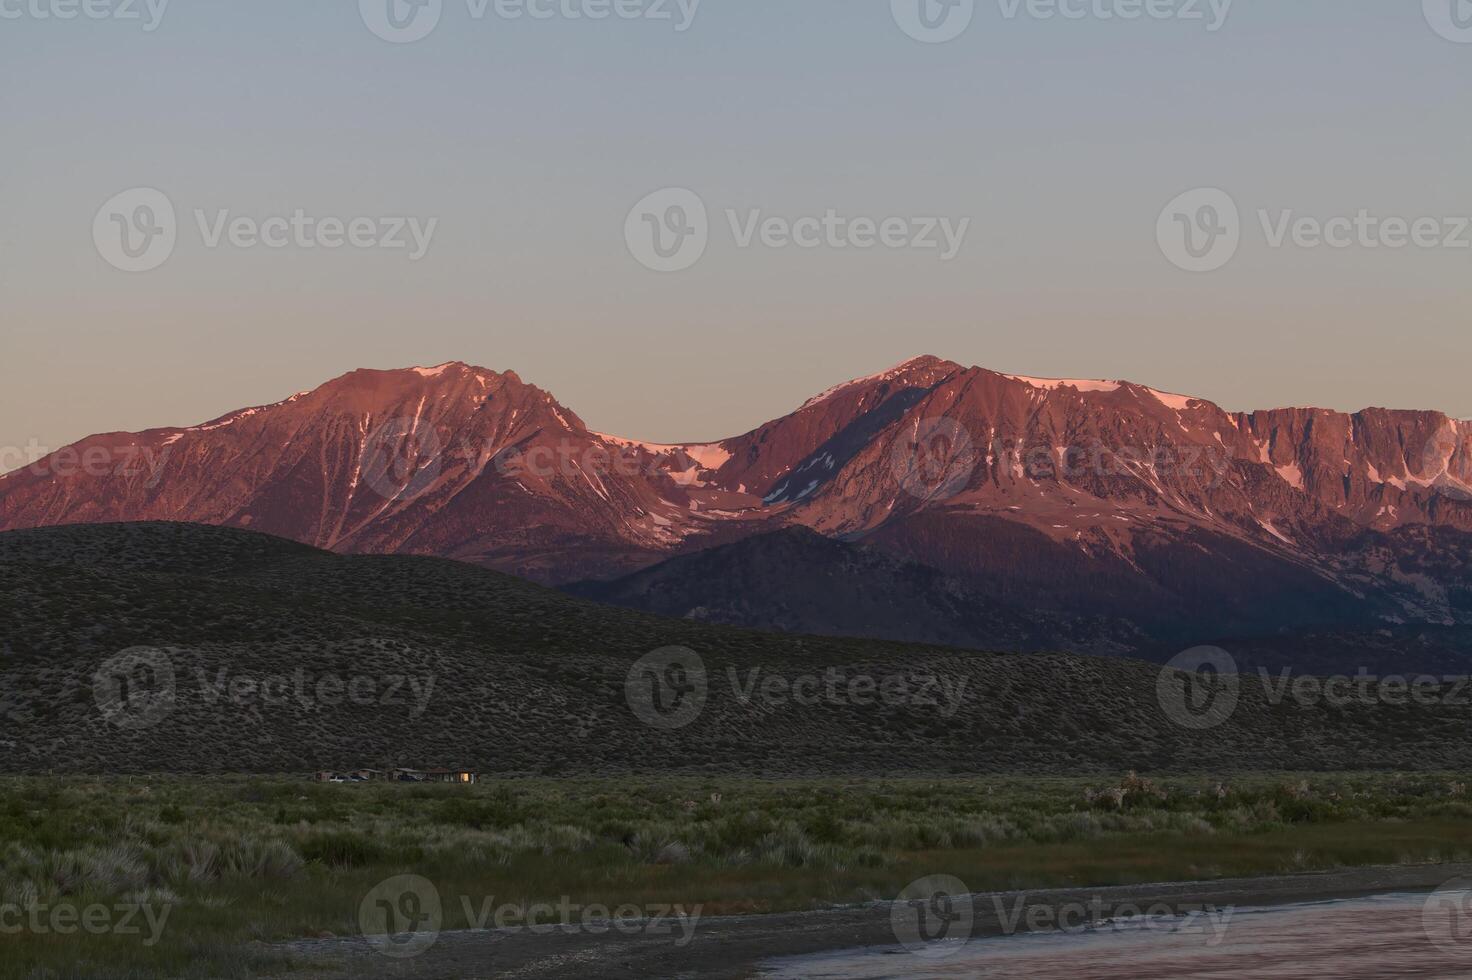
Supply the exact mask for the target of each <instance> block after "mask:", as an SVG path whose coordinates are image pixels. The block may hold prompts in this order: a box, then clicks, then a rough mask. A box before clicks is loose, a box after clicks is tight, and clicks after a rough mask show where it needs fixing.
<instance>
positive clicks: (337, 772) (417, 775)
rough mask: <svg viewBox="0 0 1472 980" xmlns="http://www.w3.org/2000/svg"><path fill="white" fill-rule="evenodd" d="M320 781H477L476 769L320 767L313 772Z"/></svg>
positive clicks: (313, 776) (478, 778) (478, 777)
mask: <svg viewBox="0 0 1472 980" xmlns="http://www.w3.org/2000/svg"><path fill="white" fill-rule="evenodd" d="M312 778H313V779H314V780H316V781H317V782H319V783H476V782H479V781H480V773H478V772H476V771H475V770H474V769H407V768H405V767H403V766H396V767H394V768H393V769H319V770H318V771H316V772H314V773H313V774H312Z"/></svg>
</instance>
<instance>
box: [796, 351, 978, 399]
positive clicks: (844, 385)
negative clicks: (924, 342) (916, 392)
mask: <svg viewBox="0 0 1472 980" xmlns="http://www.w3.org/2000/svg"><path fill="white" fill-rule="evenodd" d="M960 370H962V368H961V365H959V364H957V363H956V362H955V361H947V360H943V359H941V358H939V357H936V356H935V355H934V354H921V355H920V356H919V357H912V358H910V359H909V360H908V361H904V362H903V363H900V364H896V365H895V366H894V367H892V368H889V369H888V370H886V371H880V372H879V373H878V374H870V375H867V376H865V377H862V378H853V379H852V380H849V381H844V382H841V383H840V384H836V385H834V386H833V387H832V388H829V389H828V390H827V391H824V392H820V393H819V394H816V395H814V396H813V397H812V398H809V399H808V400H807V401H805V402H803V403H802V405H801V406H800V407H799V408H798V411H802V410H803V409H805V408H812V407H813V406H814V405H819V404H821V403H823V402H826V401H827V400H828V399H830V398H832V397H833V396H835V395H838V394H841V393H843V392H845V391H851V390H855V389H859V388H866V387H869V386H872V385H876V384H883V383H885V382H888V381H904V382H907V383H913V384H917V385H929V384H934V383H936V382H938V381H939V380H940V379H941V378H943V377H945V376H946V375H948V374H951V373H952V372H955V371H960Z"/></svg>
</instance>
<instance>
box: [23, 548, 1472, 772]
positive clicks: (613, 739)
mask: <svg viewBox="0 0 1472 980" xmlns="http://www.w3.org/2000/svg"><path fill="white" fill-rule="evenodd" d="M794 542H795V543H794ZM813 545H817V546H819V547H823V546H825V544H824V542H822V541H821V540H819V541H816V542H815V541H813V540H811V539H809V538H803V537H796V538H790V539H788V540H787V541H783V540H781V539H778V540H776V541H774V542H772V543H771V544H770V547H773V548H775V549H777V550H779V551H780V550H781V549H783V548H797V549H806V548H808V547H811V546H813ZM828 560H829V561H840V560H843V559H841V558H838V557H830V558H829V559H828ZM857 561H862V562H865V563H867V562H870V561H871V559H868V558H861V559H857ZM872 561H874V562H876V563H878V564H881V565H884V564H886V563H885V562H883V561H882V560H880V559H872ZM846 567H848V566H846ZM886 567H887V573H888V574H890V575H891V576H893V577H894V578H895V579H897V580H902V579H905V578H907V577H908V576H911V575H916V576H919V577H921V578H922V579H924V578H925V577H926V576H928V575H930V574H932V573H927V572H924V571H923V570H920V571H916V570H913V569H908V568H905V567H902V566H899V565H898V564H897V563H889V564H887V566H886ZM929 583H930V584H932V585H935V584H936V583H935V582H934V580H933V579H930V580H929ZM856 595H857V598H858V599H860V600H862V601H877V600H878V598H879V597H878V596H877V595H874V594H865V593H863V592H862V588H861V587H860V590H859V592H858V593H856ZM902 598H904V600H905V601H909V602H917V601H932V602H934V603H936V604H937V608H941V609H944V608H945V606H944V600H942V599H934V598H931V599H929V600H920V599H915V598H913V597H902ZM0 607H3V608H4V609H6V610H7V619H6V630H5V635H4V637H3V643H0V751H3V752H4V759H5V767H6V770H7V771H8V772H12V773H14V772H43V771H44V772H76V771H89V772H108V773H117V772H170V771H182V772H289V771H301V772H305V771H309V770H313V769H319V768H350V767H360V766H378V767H382V766H385V765H410V766H415V767H420V768H422V767H434V766H465V767H472V768H476V769H480V770H481V771H483V772H486V773H535V772H542V773H553V772H590V773H600V772H601V773H627V772H680V771H683V772H703V773H708V774H709V773H722V772H724V773H754V774H763V775H780V774H802V773H827V774H834V773H854V774H865V775H874V774H882V773H906V774H914V773H945V772H1028V773H1030V774H1033V775H1038V774H1050V773H1070V772H1112V773H1118V772H1119V771H1121V770H1124V769H1141V770H1147V769H1148V770H1156V771H1162V770H1183V771H1184V770H1190V771H1199V770H1203V769H1212V770H1216V771H1218V772H1224V771H1231V770H1239V769H1241V770H1247V769H1275V770H1276V769H1299V770H1301V769H1319V768H1322V769H1335V770H1342V769H1349V768H1363V769H1372V768H1380V767H1387V768H1389V767H1393V768H1401V769H1455V768H1461V767H1465V766H1467V765H1469V764H1472V743H1469V742H1468V740H1467V739H1466V738H1465V737H1464V736H1465V732H1466V730H1467V725H1468V722H1469V720H1472V708H1469V706H1468V704H1467V703H1466V701H1465V699H1456V698H1450V697H1449V698H1445V699H1441V700H1439V701H1438V702H1437V703H1433V704H1410V705H1406V704H1403V703H1396V702H1392V701H1390V700H1389V699H1385V700H1383V701H1381V700H1376V701H1374V702H1372V703H1368V704H1366V705H1364V706H1356V708H1355V710H1352V711H1345V710H1342V709H1340V708H1337V707H1335V706H1333V705H1331V704H1327V703H1311V704H1307V705H1303V706H1300V705H1297V704H1293V703H1287V704H1284V703H1275V702H1274V701H1273V700H1272V699H1271V698H1270V697H1269V688H1268V687H1267V686H1266V685H1265V684H1263V683H1261V682H1260V681H1259V679H1258V678H1257V677H1256V675H1250V676H1247V677H1243V678H1242V679H1241V684H1240V694H1239V696H1235V697H1233V698H1232V699H1231V702H1230V707H1231V710H1230V712H1228V713H1225V714H1223V715H1222V716H1221V717H1220V720H1219V722H1218V723H1216V724H1214V725H1213V727H1210V728H1209V729H1201V728H1193V727H1189V726H1183V725H1182V724H1181V721H1180V717H1179V716H1178V715H1176V714H1173V711H1172V708H1174V710H1176V711H1179V710H1180V709H1181V707H1182V706H1183V705H1185V704H1186V702H1185V701H1184V700H1181V701H1179V702H1176V703H1174V704H1173V702H1172V701H1171V700H1170V696H1169V695H1167V696H1164V697H1163V696H1162V693H1161V692H1162V686H1161V684H1162V677H1165V678H1166V679H1167V681H1168V682H1169V683H1172V684H1175V683H1176V682H1178V681H1179V680H1180V677H1179V675H1178V674H1176V673H1175V672H1171V673H1169V674H1162V671H1161V670H1160V669H1159V668H1158V667H1154V666H1152V665H1149V664H1145V663H1141V662H1138V661H1134V660H1128V659H1124V658H1117V657H1076V656H1066V655H1060V654H1028V655H1000V654H990V653H981V652H968V651H961V650H956V649H952V648H942V647H935V646H925V645H915V644H902V643H895V642H889V641H882V640H853V639H836V638H829V637H813V636H793V635H784V634H770V633H759V632H754V631H750V630H742V629H735V628H732V627H728V626H718V625H712V624H709V623H702V622H694V621H691V620H688V619H684V620H681V619H666V618H661V617H657V616H651V615H648V614H645V613H641V612H635V611H631V610H626V609H618V608H615V607H611V606H607V605H602V604H598V603H592V602H585V601H581V600H578V599H575V598H572V597H570V596H567V595H564V594H562V593H560V592H556V591H554V590H551V589H546V588H543V587H540V586H537V585H534V584H532V583H529V582H526V581H524V580H522V579H518V578H514V577H512V576H508V575H503V574H499V573H497V572H493V571H489V570H486V569H482V568H476V567H474V566H471V565H467V564H464V563H461V562H453V561H445V560H441V559H435V558H422V557H411V556H356V555H355V556H344V555H336V554H332V553H330V552H324V551H319V550H316V549H313V548H309V547H306V546H303V545H300V544H296V543H293V542H290V541H285V540H282V539H278V538H272V537H268V536H265V535H261V534H255V533H252V532H247V531H240V530H234V529H229V528H217V527H204V526H198V525H183V524H163V523H148V524H109V525H95V526H85V525H84V526H73V527H61V528H46V529H40V530H29V531H15V532H8V533H3V534H0ZM951 612H952V613H955V611H954V610H952V611H951ZM979 615H984V616H994V617H995V618H996V621H997V622H998V623H999V624H1000V626H999V627H998V628H999V629H1003V630H1005V629H1008V628H1013V623H1012V621H1011V620H1010V619H1009V618H1008V613H1007V612H1006V611H1005V610H991V609H985V608H984V609H983V611H982V612H981V613H980V614H979ZM875 622H876V623H878V624H881V625H882V620H875ZM1016 628H1025V626H1024V627H1016ZM674 646H679V647H684V648H685V649H686V650H687V651H688V652H689V654H690V655H692V656H694V657H697V658H699V665H700V666H701V667H702V668H703V673H698V674H697V673H695V672H693V671H692V672H687V673H686V674H685V675H683V678H682V683H683V686H682V687H680V688H679V689H678V690H679V692H681V693H680V696H681V697H684V696H685V695H686V694H687V693H688V692H689V691H691V690H695V689H697V688H696V687H692V685H698V690H700V692H701V694H700V697H699V698H698V699H697V700H693V701H690V702H689V703H690V704H691V705H693V707H694V708H695V710H694V712H693V713H690V714H677V713H678V712H681V711H683V710H684V709H683V707H682V705H683V704H685V703H686V702H683V701H680V700H678V699H675V700H670V699H665V698H663V697H660V698H656V697H654V696H653V694H654V690H655V685H658V684H659V683H660V678H664V677H666V676H667V675H666V674H664V673H663V672H661V671H658V670H654V669H653V668H651V667H650V666H649V663H650V659H649V658H650V656H651V655H653V656H656V657H657V656H658V653H657V651H660V650H662V649H667V648H669V647H674ZM697 677H698V680H696V679H695V678H697ZM860 681H863V682H866V683H867V686H861V685H860V684H859V682H860ZM640 684H646V685H650V687H649V689H648V691H646V693H647V694H648V695H649V696H648V697H645V698H643V699H641V698H638V697H634V696H631V693H630V692H631V690H633V689H635V688H637V687H638V685H640ZM658 690H659V691H660V692H661V694H664V693H668V692H669V690H671V689H668V688H664V687H659V688H658ZM1169 690H1171V691H1174V690H1176V688H1170V689H1169ZM1185 690H1186V689H1185V688H1184V687H1180V688H1179V691H1180V692H1181V697H1182V698H1184V696H1185V695H1184V691H1185ZM803 692H807V693H806V694H805V693H803ZM879 692H890V693H889V694H884V695H883V696H881V693H879Z"/></svg>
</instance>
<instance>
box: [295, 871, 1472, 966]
mask: <svg viewBox="0 0 1472 980" xmlns="http://www.w3.org/2000/svg"><path fill="white" fill-rule="evenodd" d="M1467 875H1472V864H1435V865H1415V866H1401V867H1370V868H1358V869H1352V870H1345V871H1331V872H1319V873H1311V874H1295V875H1278V876H1271V877H1262V878H1236V879H1223V880H1218V881H1202V882H1172V883H1158V884H1141V885H1124V886H1112V887H1099V888H1088V887H1082V888H1064V889H1038V890H1029V891H1025V892H992V893H978V894H976V895H972V896H970V902H969V906H970V909H969V911H970V913H971V917H972V920H973V921H972V926H971V936H972V937H973V938H980V937H988V936H1001V935H1007V934H1009V933H1012V932H1014V931H1015V923H1011V924H1009V920H1010V919H1011V918H1012V917H1013V916H1014V915H1015V914H1016V911H1017V910H1018V909H1029V910H1041V911H1033V912H1030V913H1029V915H1028V919H1029V921H1034V922H1039V923H1042V925H1040V926H1038V927H1037V928H1047V925H1046V923H1047V922H1048V921H1049V920H1050V919H1054V918H1056V915H1057V913H1058V912H1059V910H1062V909H1065V908H1074V907H1079V906H1082V907H1088V908H1092V909H1098V910H1101V911H1102V913H1103V914H1104V915H1106V916H1108V915H1111V914H1116V913H1120V914H1124V913H1127V912H1128V911H1129V910H1134V909H1151V908H1161V907H1163V908H1169V909H1170V910H1171V911H1173V912H1175V913H1177V914H1185V913H1187V912H1193V911H1201V910H1210V909H1218V910H1219V909H1225V908H1229V907H1230V908H1236V909H1245V908H1264V907H1272V906H1285V905H1294V904H1298V903H1304V902H1314V901H1327V900H1334V899H1352V898H1364V897H1368V896H1372V895H1383V894H1389V893H1395V892H1431V891H1434V890H1435V889H1437V888H1438V887H1440V886H1441V885H1443V884H1444V883H1446V882H1447V881H1448V880H1449V879H1453V878H1459V877H1462V876H1467ZM965 904H966V903H965V900H961V901H959V902H957V907H958V908H962V907H964V905H965ZM1027 928H1033V927H1027ZM683 938H684V935H683V934H682V932H681V930H679V929H678V928H675V929H673V930H671V932H670V933H667V934H661V935H649V934H647V933H643V932H641V933H637V934H632V935H624V934H620V933H618V932H617V931H614V930H610V931H609V932H607V933H605V934H603V935H594V934H590V933H588V932H577V933H568V934H564V933H556V932H555V933H552V934H541V935H537V934H532V933H530V932H528V931H524V930H523V931H513V930H489V931H457V932H447V933H444V934H442V935H440V936H439V937H438V939H437V940H436V941H435V943H434V944H433V946H431V947H430V948H429V949H427V950H426V951H425V952H424V953H422V954H421V955H419V956H416V957H413V958H411V959H401V960H395V959H391V958H389V957H386V956H384V955H383V954H381V953H379V952H378V951H377V950H376V949H375V948H374V947H372V946H371V945H370V944H369V943H368V942H367V941H366V940H364V939H362V938H355V939H323V940H306V941H298V942H293V943H289V944H282V945H277V946H274V947H272V948H273V949H274V950H277V951H280V952H283V953H287V954H289V955H290V956H291V957H292V959H293V960H295V961H296V962H297V965H298V966H300V967H303V968H302V969H298V970H294V971H293V972H292V973H291V976H295V977H299V978H313V980H315V978H318V977H321V978H326V977H333V976H343V975H351V976H354V977H364V978H416V980H418V978H466V977H492V976H494V977H517V978H529V980H530V978H537V980H584V978H587V977H599V978H604V980H638V978H647V977H678V976H700V977H702V978H706V977H710V978H717V980H747V978H752V977H757V976H759V975H760V969H761V964H763V963H765V962H768V961H770V960H773V959H776V958H782V957H790V956H804V955H811V954H817V953H824V952H831V951H834V950H843V949H861V948H866V947H872V948H876V949H877V948H882V947H891V948H897V947H899V941H898V940H897V938H896V935H895V930H894V927H893V925H892V922H891V903H888V902H881V903H871V904H868V905H864V906H859V907H852V908H842V909H834V910H828V911H819V912H799V913H782V914H774V915H754V916H726V917H719V918H708V919H702V920H700V921H699V923H698V925H697V928H696V929H695V930H694V933H693V936H691V938H690V939H689V942H688V943H687V944H685V945H677V940H682V939H683Z"/></svg>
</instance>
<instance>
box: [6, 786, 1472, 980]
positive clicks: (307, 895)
mask: <svg viewBox="0 0 1472 980" xmlns="http://www.w3.org/2000/svg"><path fill="white" fill-rule="evenodd" d="M1464 778H1465V777H1464V776H1461V775H1454V774H1417V775H1408V776H1397V775H1384V774H1376V775H1323V774H1309V775H1297V774H1280V775H1273V776H1251V777H1233V778H1231V779H1229V780H1216V779H1208V778H1181V779H1170V780H1163V781H1159V782H1154V781H1151V780H1146V779H1140V778H1136V777H1132V776H1129V777H1124V778H1123V779H1115V780H1108V781H1102V780H1094V781H1088V780H1080V779H1046V780H1027V779H1019V778H976V777H957V778H950V779H939V780H937V779H923V780H922V779H914V780H906V779H875V780H859V779H843V780H839V779H820V780H780V781H757V780H751V779H741V778H735V779H719V778H668V779H660V778H654V779H644V780H636V779H625V780H607V781H598V780H556V779H524V780H510V781H503V782H493V783H486V784H482V785H478V786H469V787H458V786H429V785H411V784H346V785H323V784H314V783H309V782H306V781H303V780H298V779H287V778H281V779H260V778H231V777H217V778H204V779H201V778H186V777H146V778H145V777H135V778H116V779H98V778H42V777H12V778H4V779H0V931H3V935H0V944H3V948H4V955H3V956H0V976H3V977H73V976H75V977H125V976H126V977H157V976H175V975H189V976H252V975H258V974H259V973H261V972H279V971H280V970H282V969H283V964H282V961H281V960H280V959H278V958H276V957H275V954H272V953H270V952H269V951H268V950H267V949H266V947H265V944H267V943H271V942H274V941H278V940H284V939H292V938H302V937H318V936H324V935H328V934H331V935H336V936H347V935H354V934H357V933H358V931H359V926H358V921H359V920H358V912H359V906H360V904H361V903H362V902H363V899H364V897H365V896H366V895H368V893H369V892H370V891H371V890H372V889H373V887H374V886H375V885H376V884H377V883H379V882H380V881H382V880H384V879H385V878H388V877H391V876H394V875H398V874H405V873H412V874H416V875H421V876H424V877H425V878H427V879H429V880H430V881H431V882H433V884H434V886H435V888H436V889H437V891H438V893H439V895H440V896H441V898H442V899H443V905H444V926H445V928H447V929H458V928H465V927H466V926H467V925H469V924H470V923H469V922H468V921H467V917H466V913H467V911H470V910H473V909H475V908H478V907H481V905H482V903H483V902H485V901H486V900H488V899H492V898H493V899H494V902H495V903H496V904H497V905H501V904H503V903H511V904H517V905H525V904H529V903H534V902H551V903H554V904H555V903H557V902H559V900H561V901H567V902H571V903H574V904H577V905H587V904H590V903H598V904H601V905H606V906H608V907H610V908H613V907H616V906H619V905H634V906H638V907H641V908H642V907H646V906H651V905H655V906H657V905H676V904H679V905H682V906H683V907H684V908H685V909H686V910H688V911H692V912H693V911H694V910H695V908H696V907H697V906H698V907H699V909H700V912H699V914H701V915H704V916H712V915H725V914H736V913H748V912H762V911H785V910H796V909H811V908H822V907H825V906H830V905H834V904H841V903H853V902H863V901H868V900H874V899H886V898H892V897H893V896H894V895H895V894H896V893H897V892H898V891H899V890H900V889H901V888H902V887H903V886H904V885H905V884H906V883H908V882H910V881H912V880H914V879H915V878H917V877H919V876H921V875H924V874H932V873H940V874H950V875H954V876H956V877H959V878H960V879H961V880H962V881H964V882H965V883H966V884H967V885H968V886H969V887H970V888H971V889H973V890H977V891H983V890H993V889H1003V888H1024V887H1029V888H1030V887H1045V886H1054V885H1105V884H1129V883H1135V882H1146V881H1162V880H1176V879H1199V878H1213V877H1224V876H1242V875H1259V874H1277V873H1284V872H1294V871H1304V870H1318V869H1330V868H1340V867H1353V866H1359V865H1366V864H1394V863H1422V862H1441V861H1452V860H1468V859H1472V796H1469V795H1468V793H1467V790H1466V786H1465V784H1464V781H1463V780H1464ZM133 906H146V907H147V908H148V909H149V910H150V912H149V914H148V915H145V914H141V913H140V914H135V915H134V916H133V917H132V918H131V920H130V921H129V923H128V925H129V926H130V927H131V928H133V929H135V930H136V932H131V933H124V934H119V932H118V930H117V929H115V928H113V926H116V925H119V924H120V920H121V917H122V916H123V915H125V914H126V913H125V912H124V911H121V910H122V909H125V908H129V907H133ZM73 908H75V909H76V910H77V911H76V912H75V915H76V916H77V919H76V922H86V921H87V920H86V918H85V916H87V915H89V914H90V915H94V916H96V918H95V920H94V921H93V923H92V924H93V925H94V926H96V927H97V928H96V929H94V930H88V929H85V928H81V927H80V926H77V927H76V931H74V932H73V933H72V934H62V933H60V932H58V931H54V930H53V928H52V927H51V925H50V924H53V923H57V922H60V923H61V924H63V925H65V924H66V923H67V922H69V921H72V920H71V919H70V918H69V916H71V915H72V914H73V913H71V912H69V911H67V910H70V909H73ZM89 908H90V909H91V910H92V911H91V912H88V911H87V910H88V909H89ZM99 909H106V910H107V912H106V914H104V912H102V911H99ZM32 913H37V914H39V920H37V921H40V922H42V923H43V927H42V928H39V929H38V928H36V927H35V926H34V925H33V924H31V923H32V921H33V920H34V919H35V916H34V915H32ZM58 916H59V918H58ZM17 924H19V925H20V928H19V929H16V928H15V926H16V925H17ZM94 932H95V933H96V934H94ZM289 966H290V964H289V963H288V964H286V967H287V968H289Z"/></svg>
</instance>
